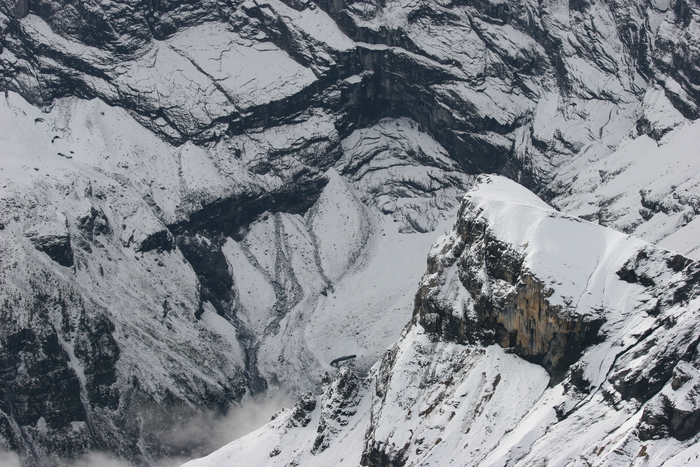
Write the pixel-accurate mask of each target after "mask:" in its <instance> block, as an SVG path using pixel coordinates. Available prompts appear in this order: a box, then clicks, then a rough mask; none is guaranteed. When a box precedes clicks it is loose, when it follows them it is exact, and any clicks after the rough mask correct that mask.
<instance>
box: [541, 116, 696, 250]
mask: <svg viewBox="0 0 700 467" xmlns="http://www.w3.org/2000/svg"><path fill="white" fill-rule="evenodd" d="M562 174H566V175H562V178H561V180H563V181H564V183H567V184H568V186H569V187H570V188H569V189H568V190H570V191H568V192H567V193H566V194H562V195H560V196H558V197H556V198H555V199H554V200H553V203H554V205H555V206H557V207H558V208H560V209H561V210H563V211H566V212H568V213H570V214H572V215H576V216H580V217H584V218H587V219H591V220H597V221H598V222H600V223H602V224H605V225H609V226H611V227H614V228H616V229H618V230H622V231H626V232H629V233H633V234H634V235H636V236H639V237H641V238H643V239H645V240H647V241H650V242H654V243H658V244H659V246H661V247H663V248H667V249H670V250H676V251H678V252H680V253H682V254H684V255H686V256H689V257H691V258H694V259H699V258H700V241H699V240H698V237H697V235H695V233H696V232H697V229H698V223H697V221H696V217H695V212H696V209H697V208H696V206H697V198H698V196H699V195H700V122H698V121H696V122H693V123H682V124H679V125H678V126H677V127H676V128H675V129H673V130H671V131H670V132H668V133H667V134H666V135H665V136H664V137H663V138H662V139H661V140H660V141H658V142H657V141H654V140H653V139H651V138H650V137H648V136H646V135H643V136H639V137H637V138H635V139H631V140H627V141H626V142H624V143H623V144H622V145H621V146H620V147H619V149H617V150H616V151H615V152H613V153H612V154H610V155H608V156H606V157H603V158H600V159H593V160H587V159H585V158H581V159H579V160H577V161H575V162H574V163H573V164H572V166H571V167H568V168H566V169H565V170H562Z"/></svg>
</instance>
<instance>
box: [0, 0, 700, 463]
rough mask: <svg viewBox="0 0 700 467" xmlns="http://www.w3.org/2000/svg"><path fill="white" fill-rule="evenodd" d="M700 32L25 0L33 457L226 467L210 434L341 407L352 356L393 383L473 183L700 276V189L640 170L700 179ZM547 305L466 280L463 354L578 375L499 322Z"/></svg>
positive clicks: (25, 376)
mask: <svg viewBox="0 0 700 467" xmlns="http://www.w3.org/2000/svg"><path fill="white" fill-rule="evenodd" d="M697 24H698V6H697V5H696V4H695V3H692V2H688V1H686V0H679V1H675V2H663V1H656V0H655V1H653V2H642V1H624V2H568V1H551V2H503V1H493V2H490V1H485V2H449V3H448V2H412V3H407V2H399V1H388V2H382V3H375V2H352V3H350V2H342V1H332V2H326V1H318V2H297V1H288V2H282V1H277V0H270V1H268V2H260V1H245V2H239V1H231V2H210V1H204V2H200V1H197V2H195V1H177V2H175V1H149V2H131V1H104V2H99V3H95V2H79V3H71V2H62V1H57V0H42V1H34V0H32V1H24V0H19V1H14V0H1V1H0V75H1V78H0V89H1V90H2V91H5V94H4V98H0V101H1V102H0V105H1V108H0V118H1V120H0V121H1V122H2V125H1V128H0V132H1V135H2V159H1V161H2V162H1V165H0V168H1V169H2V171H0V178H1V183H0V187H2V188H1V189H0V190H2V191H1V193H2V196H1V198H0V203H1V204H0V242H1V244H2V249H0V261H1V262H2V273H1V274H2V287H1V288H0V295H1V296H2V301H1V303H2V316H3V319H2V326H1V328H2V329H0V336H1V339H0V343H1V344H2V352H3V355H4V356H3V357H2V362H3V364H2V367H0V373H1V374H2V375H3V376H2V378H1V381H2V383H1V385H0V391H1V392H2V393H3V394H4V396H3V397H2V401H4V402H3V405H2V407H0V410H1V411H2V413H0V434H1V435H2V443H3V447H4V448H5V449H10V450H14V451H18V452H20V454H21V455H22V457H23V459H24V462H25V463H26V464H27V465H60V464H62V463H63V462H64V460H65V459H70V458H73V457H75V456H79V455H81V454H82V453H84V452H86V451H88V450H94V449H97V450H101V451H106V452H111V453H114V454H116V455H117V456H119V457H121V458H123V459H125V460H128V461H131V462H134V463H136V464H142V465H148V464H154V463H156V462H158V460H159V459H163V458H168V457H179V456H191V455H194V454H198V453H204V452H207V451H209V450H210V449H212V447H213V446H212V445H211V444H210V442H209V440H207V439H206V436H202V439H195V438H196V437H194V438H192V439H188V440H187V442H185V443H182V442H181V441H182V440H181V438H180V437H178V436H177V433H179V428H181V427H182V426H185V425H187V423H188V422H189V421H192V420H198V419H202V417H204V419H205V420H210V419H217V418H218V417H220V416H221V415H222V414H224V413H226V412H227V411H228V410H229V409H230V408H231V407H233V406H236V405H237V404H238V403H239V402H240V401H241V400H242V398H245V397H249V396H251V395H255V394H264V393H266V392H269V391H272V392H274V391H275V390H281V391H283V392H289V393H291V394H294V395H298V394H301V393H303V392H305V391H307V390H310V389H314V388H316V387H318V385H320V383H321V381H320V380H321V375H322V373H323V371H324V370H326V369H329V367H328V363H329V362H330V361H331V360H332V359H333V358H335V357H337V356H338V355H337V354H338V353H343V354H345V353H348V354H349V353H356V354H358V356H359V358H358V366H359V368H360V369H361V370H366V369H368V368H369V367H370V366H371V365H372V363H373V362H374V361H376V359H377V358H379V356H380V355H381V353H382V351H383V349H384V348H385V347H386V346H387V345H389V344H390V343H392V342H394V341H395V340H396V338H398V336H399V333H400V327H401V326H402V325H403V324H404V322H405V321H407V320H408V319H409V317H410V310H411V307H412V304H411V303H410V297H412V295H413V292H414V291H415V285H416V283H417V281H418V277H419V275H420V273H421V272H422V271H421V269H422V268H423V261H424V257H425V255H426V254H427V251H428V245H429V244H430V243H431V242H432V240H433V239H434V238H435V236H436V235H437V233H432V234H431V232H434V231H435V229H436V228H438V226H439V225H440V223H441V222H444V221H445V220H446V219H449V218H450V216H451V214H450V212H453V208H454V207H455V206H456V204H457V201H456V199H457V198H458V197H459V196H460V195H461V193H463V192H464V190H466V189H467V188H468V187H469V186H470V184H471V182H472V179H473V178H472V177H471V176H470V175H465V173H469V174H474V173H478V172H484V171H487V172H500V173H503V174H506V175H507V176H509V177H511V178H513V179H515V180H518V181H520V182H521V183H523V184H525V185H527V186H529V187H531V188H533V189H537V190H540V193H542V194H543V196H545V197H546V198H547V199H550V200H552V202H553V203H554V204H555V205H557V206H560V207H561V208H562V209H564V210H570V211H572V212H574V213H576V214H577V215H581V216H585V217H586V218H588V219H593V220H597V221H599V222H601V223H603V224H608V225H611V226H614V227H616V228H619V229H625V230H626V231H629V232H632V231H634V232H635V234H638V235H641V236H643V237H644V238H647V239H649V240H651V241H659V240H661V239H666V238H668V240H667V241H668V242H669V245H670V247H672V248H676V249H679V250H682V251H683V252H691V251H692V250H694V249H695V248H696V245H694V244H693V242H692V241H688V240H687V239H688V238H691V239H692V238H694V237H693V236H692V234H693V232H694V230H693V229H694V223H693V222H692V221H693V219H694V218H695V215H696V204H697V203H696V202H695V198H696V195H695V193H697V189H696V186H697V184H696V183H695V179H696V178H697V177H690V178H687V179H684V180H680V181H677V180H675V179H674V180H673V181H669V180H667V182H668V183H666V184H665V185H663V186H658V184H655V183H654V182H655V180H656V178H657V175H658V171H653V170H650V171H647V172H646V173H644V174H642V175H639V174H637V172H636V171H635V170H629V169H630V168H634V167H639V166H640V165H635V164H634V157H633V156H634V155H635V154H637V153H638V148H639V147H642V149H643V150H644V154H645V155H646V157H647V159H648V160H651V161H653V160H661V159H662V158H661V159H659V158H660V156H664V157H667V156H668V154H672V155H674V156H675V155H677V154H690V156H689V157H687V158H686V159H683V160H679V161H678V164H681V163H683V164H686V165H687V164H688V161H692V160H695V159H697V158H694V157H692V155H693V153H692V152H687V153H686V152H683V151H679V150H678V148H687V147H692V146H693V145H691V144H689V143H688V141H689V138H690V137H683V138H679V137H678V135H679V134H682V133H683V132H686V133H688V134H691V136H692V134H695V133H693V132H694V130H693V126H692V125H691V124H690V123H689V120H692V119H694V118H696V117H697V112H698V111H697V91H696V89H697V77H698V73H697V63H696V62H697V57H696V49H697V48H696V47H694V44H695V43H696V42H697V33H696V31H697ZM672 141H675V143H672ZM625 148H628V149H627V150H625ZM694 167H695V166H693V167H691V166H690V165H687V167H686V168H685V170H683V171H681V170H678V171H676V172H675V173H676V175H677V174H679V173H681V172H683V173H688V172H691V171H694ZM579 174H581V176H579ZM630 174H632V175H634V179H635V183H636V185H635V190H633V191H632V192H631V193H628V191H629V190H628V178H626V177H628V175H630ZM665 178H667V177H664V179H665ZM601 187H604V191H605V193H604V196H598V195H597V193H598V190H599V189H600V190H603V188H601ZM623 194H624V196H622V195H623ZM683 229H685V230H683ZM676 232H681V233H680V234H678V235H676V236H675V237H674V234H676ZM688 232H690V233H688ZM409 233H410V235H405V234H409ZM431 235H432V236H431ZM678 237H681V238H680V239H679V238H678ZM665 241H666V240H665ZM681 246H682V248H681ZM409 253H410V254H409ZM489 254H491V253H489ZM516 263H517V261H516ZM502 273H503V276H502V277H501V276H499V280H504V281H508V280H510V279H513V278H514V277H519V276H517V271H516V270H514V271H508V270H504V271H502ZM513 274H516V275H513ZM509 278H510V279H509ZM531 279H532V280H531V281H530V282H529V285H528V290H527V291H520V292H518V293H515V295H513V294H511V295H508V294H506V295H503V296H501V295H498V294H499V293H504V294H505V292H504V291H501V290H500V289H498V290H496V292H497V293H496V295H494V296H493V297H491V296H489V294H488V293H487V292H488V290H490V289H488V284H483V283H481V282H480V279H478V278H474V279H472V280H471V282H470V281H465V283H466V284H468V285H469V292H470V293H472V292H473V293H474V296H475V297H476V298H478V299H479V300H480V305H479V306H478V307H477V308H478V309H479V310H480V313H481V315H480V316H481V318H479V320H477V321H475V322H474V323H477V324H474V323H472V324H469V325H467V324H459V323H458V322H455V323H453V324H451V325H450V326H449V327H450V329H451V331H450V332H452V333H453V334H454V336H455V339H457V338H459V339H462V338H463V337H464V336H466V335H467V334H469V332H470V326H471V327H480V326H482V325H483V326H485V328H484V329H485V330H484V335H483V336H481V338H483V339H486V340H485V342H486V341H487V340H488V339H491V341H490V342H498V343H501V344H505V343H508V345H511V344H512V345H513V346H515V347H516V348H518V349H520V351H522V354H523V355H525V356H527V357H528V358H530V359H531V360H532V361H536V362H544V364H545V366H546V367H547V368H548V369H549V370H550V371H552V372H553V374H555V373H556V374H558V375H559V376H558V377H561V375H562V374H563V372H564V370H565V368H566V365H568V364H569V363H570V361H569V360H567V358H568V357H563V356H562V354H561V351H557V350H556V349H550V348H548V347H547V345H546V344H544V343H543V342H544V340H542V339H540V340H537V339H532V338H530V337H529V336H526V334H527V333H523V332H515V331H514V329H516V328H517V326H521V325H522V323H521V321H523V320H522V319H520V318H518V317H517V316H514V315H513V316H510V315H509V316H498V315H496V314H494V312H493V310H494V309H496V308H498V307H500V305H501V302H500V301H499V300H505V301H504V302H503V303H505V304H506V305H507V307H510V308H509V309H513V307H516V306H519V305H518V303H521V302H522V300H524V299H525V296H526V295H527V294H529V293H531V292H533V291H534V292H536V291H537V290H540V286H541V284H540V283H539V282H538V280H540V281H541V280H542V278H539V279H537V280H535V278H531ZM484 287H486V288H484ZM481 289H483V290H484V292H483V294H481V295H479V293H476V292H475V291H477V290H481ZM523 294H525V295H523ZM540 302H541V300H540ZM540 302H537V303H540ZM426 306H428V305H426ZM527 306H529V307H530V308H529V309H530V312H529V313H530V315H528V316H529V317H531V318H533V319H534V318H535V316H537V317H538V318H540V317H541V316H551V315H552V313H557V310H556V309H555V308H556V307H555V308H551V309H550V308H548V306H545V305H543V304H542V303H540V304H536V305H527ZM426 310H427V308H426ZM489 310H491V311H489ZM425 316H426V318H425V319H426V320H428V321H425V323H424V324H425V325H426V326H429V325H430V323H432V321H430V320H432V319H433V318H431V317H430V316H431V313H430V312H426V314H425ZM441 319H442V321H440V323H443V322H445V323H446V322H448V321H449V319H448V318H441ZM438 321H439V320H438V319H437V318H436V321H435V322H434V323H433V325H437V324H438ZM526 321H527V320H526ZM598 325H599V321H596V319H595V318H592V319H591V320H590V321H586V322H585V323H579V324H577V323H576V322H572V323H569V324H562V325H561V326H559V325H555V326H553V327H551V328H547V329H539V327H541V324H536V323H535V324H526V326H527V329H528V333H529V332H535V331H537V332H542V333H544V335H547V336H551V337H554V338H555V339H556V338H557V336H561V334H562V332H563V330H569V328H568V327H567V326H573V327H574V328H575V329H578V332H579V334H577V335H576V337H572V338H571V339H568V340H567V341H566V344H565V346H571V347H570V348H571V349H573V350H574V351H577V352H578V351H581V349H582V348H583V347H584V346H585V344H588V343H590V342H591V339H593V336H594V335H597V334H595V331H596V329H597V327H598ZM440 326H442V324H440ZM436 329H437V328H436ZM489 330H490V331H489ZM487 331H489V332H491V334H489V333H488V332H487ZM470 335H471V334H470ZM459 336H462V337H459ZM566 348H567V349H568V348H569V347H566ZM45 381H51V382H52V383H51V384H44V382H45ZM30 401H36V402H34V403H30ZM48 414H51V415H48ZM319 449H320V448H319Z"/></svg>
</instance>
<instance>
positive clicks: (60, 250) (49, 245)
mask: <svg viewBox="0 0 700 467" xmlns="http://www.w3.org/2000/svg"><path fill="white" fill-rule="evenodd" d="M51 227H54V228H53V229H50V230H48V231H43V230H44V229H41V228H40V229H39V230H40V231H39V232H37V231H36V230H30V231H29V232H27V233H26V236H27V237H29V241H31V242H32V245H34V248H36V249H37V250H39V251H43V252H44V253H46V254H47V255H48V256H49V258H51V259H52V260H54V261H56V262H57V263H58V264H60V265H61V266H65V267H71V266H73V249H72V248H71V241H70V233H69V232H68V228H67V227H66V225H65V224H61V223H60V222H59V223H56V224H51Z"/></svg>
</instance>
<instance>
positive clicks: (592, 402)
mask: <svg viewBox="0 0 700 467" xmlns="http://www.w3.org/2000/svg"><path fill="white" fill-rule="evenodd" d="M698 271H700V266H699V265H698V264H697V263H696V262H693V261H691V260H689V259H687V258H686V257H683V256H681V255H679V254H676V253H670V252H668V251H665V250H662V249H659V248H657V247H655V246H653V245H651V244H649V243H647V242H644V241H643V240H640V239H638V238H635V237H631V236H629V235H626V234H623V233H621V232H618V231H615V230H611V229H608V228H605V227H601V226H598V225H595V224H591V223H589V222H586V221H582V220H581V219H580V218H577V217H572V216H570V215H567V214H562V213H560V212H557V211H555V210H553V209H551V208H550V207H549V206H547V205H546V204H545V203H544V202H542V201H541V200H540V199H539V198H537V197H536V196H535V195H533V194H532V193H530V192H528V191H527V190H526V189H525V188H523V187H521V186H519V185H517V184H516V183H514V182H512V181H510V180H507V179H503V178H501V177H496V176H489V177H486V176H484V177H482V178H481V179H480V182H479V183H478V184H477V185H476V186H475V187H474V188H473V189H472V190H471V191H470V192H469V193H468V194H467V196H466V197H465V199H464V202H463V203H462V206H461V208H460V213H459V217H458V219H457V222H456V224H455V226H454V228H453V229H452V231H451V232H450V233H449V234H448V235H445V236H443V237H441V238H440V239H439V240H438V241H437V242H436V243H435V244H434V246H433V248H432V250H431V253H430V255H429V257H428V270H427V272H426V273H425V275H424V276H423V279H422V280H421V284H420V288H419V289H418V293H417V295H416V306H415V310H414V314H413V318H412V320H411V322H410V324H409V325H408V326H407V327H406V328H405V330H404V332H403V334H402V336H401V339H399V341H398V342H397V343H396V344H395V345H393V346H392V347H391V348H390V349H389V350H388V351H387V352H386V353H385V354H384V356H383V358H382V360H381V362H380V363H378V364H377V365H375V366H374V367H373V369H372V371H371V373H370V375H369V376H368V377H366V378H360V377H358V375H357V374H356V373H355V372H353V371H352V370H350V369H349V368H347V367H345V368H342V369H341V370H340V371H339V372H338V373H337V374H336V375H335V377H334V379H333V380H332V381H331V380H329V381H327V382H326V385H325V386H324V392H323V394H322V395H319V396H310V395H309V396H307V397H304V398H303V399H302V400H301V401H300V402H299V403H297V404H296V405H295V406H294V407H293V408H292V409H287V410H285V411H282V412H281V413H279V414H277V415H276V417H275V418H274V420H273V421H272V422H270V423H269V424H268V425H266V426H265V427H263V428H261V429H260V430H258V431H256V432H253V433H251V434H249V435H247V436H245V437H243V438H241V439H239V440H237V441H235V442H233V443H231V444H229V445H228V446H226V447H224V448H222V449H220V450H219V451H216V452H215V453H213V454H211V455H210V456H208V457H205V458H203V459H199V460H195V461H191V462H190V463H187V464H186V466H187V467H213V466H217V467H218V466H227V465H231V466H233V465H352V466H354V465H370V466H386V465H406V466H409V465H464V466H467V465H484V466H486V465H489V466H490V465H493V466H503V465H517V466H530V465H551V466H557V465H571V466H573V465H610V466H613V465H662V464H664V465H693V464H694V463H695V462H697V456H698V455H700V447H699V446H700V445H698V443H697V435H698V433H699V432H700V417H699V415H700V399H699V398H698V391H700V372H699V371H698V363H699V362H698V358H699V357H698V353H697V345H698V342H700V329H698V327H697V320H698V314H699V313H700V308H699V306H698V305H699V303H700V302H699V300H700V297H699V296H698V277H700V275H699V272H698Z"/></svg>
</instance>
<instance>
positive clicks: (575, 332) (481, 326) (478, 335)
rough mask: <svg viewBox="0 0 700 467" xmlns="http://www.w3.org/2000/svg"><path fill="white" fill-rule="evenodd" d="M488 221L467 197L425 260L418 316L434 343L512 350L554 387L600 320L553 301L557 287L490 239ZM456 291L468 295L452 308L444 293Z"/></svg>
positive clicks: (518, 255)
mask: <svg viewBox="0 0 700 467" xmlns="http://www.w3.org/2000/svg"><path fill="white" fill-rule="evenodd" d="M482 183H484V182H483V180H482ZM489 223H490V221H489V220H488V219H487V218H484V217H482V216H481V215H480V212H479V208H478V207H477V206H475V205H474V204H471V203H470V202H469V200H468V199H467V200H466V201H465V202H463V203H462V206H461V207H460V211H459V214H458V219H457V223H456V224H455V227H454V230H453V236H452V237H451V238H450V239H449V241H448V242H447V243H446V244H444V245H442V247H441V248H440V249H439V250H438V251H435V252H434V253H433V254H431V256H430V257H429V260H428V270H427V273H426V280H424V281H423V282H422V283H421V287H420V289H419V291H418V293H417V294H416V308H415V311H414V313H415V319H416V320H417V322H418V323H420V325H421V326H423V328H425V329H426V330H427V331H429V332H431V333H434V335H435V336H436V338H438V339H446V340H450V341H455V342H469V343H476V342H479V343H481V344H483V345H489V344H491V343H498V344H499V345H501V346H502V347H505V348H510V349H512V350H513V351H514V352H515V353H516V354H517V355H519V356H521V357H523V358H525V359H526V360H529V361H532V362H534V363H538V364H541V365H542V366H544V368H545V369H546V370H547V371H548V372H549V374H550V375H551V376H552V383H553V384H555V383H558V382H559V381H561V379H562V378H563V376H564V374H565V373H566V371H567V370H568V368H569V366H570V365H571V364H572V363H574V362H575V361H576V360H577V359H578V357H579V356H580V355H581V353H582V351H583V350H584V349H585V348H586V347H588V346H590V345H592V344H594V343H596V342H597V341H598V340H599V337H598V331H599V329H600V327H601V326H602V324H603V323H604V321H605V319H604V318H603V317H594V316H590V315H585V314H576V313H571V311H570V310H569V309H567V308H568V307H567V306H566V305H555V304H552V303H550V301H549V298H550V297H551V296H552V294H553V293H554V290H553V289H552V288H551V287H547V286H546V285H545V283H544V282H543V281H542V280H541V279H539V278H538V277H537V275H536V273H535V272H533V271H531V270H530V269H529V268H528V267H527V266H525V265H524V262H525V257H526V253H524V252H521V251H518V250H517V249H516V248H515V247H514V246H513V245H512V244H509V243H506V242H503V241H502V240H499V239H498V238H497V237H495V236H494V234H493V233H492V231H491V230H490V227H489ZM450 275H452V276H453V277H449V276H450ZM448 277H449V278H448ZM446 281H447V282H448V283H447V284H446ZM449 281H454V282H452V283H449ZM456 281H459V282H456ZM454 286H456V287H458V288H463V290H464V292H465V294H464V298H465V301H464V302H460V303H458V304H457V305H454V304H451V303H446V301H445V294H444V292H443V290H442V288H443V287H454Z"/></svg>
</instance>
